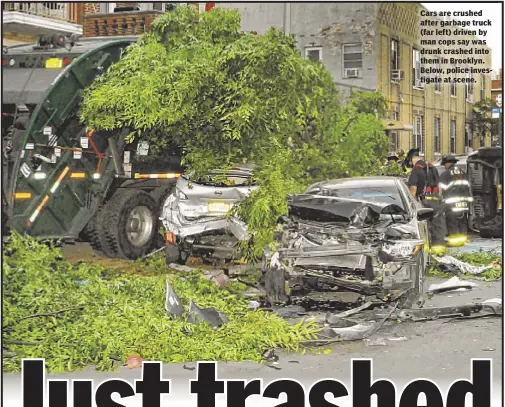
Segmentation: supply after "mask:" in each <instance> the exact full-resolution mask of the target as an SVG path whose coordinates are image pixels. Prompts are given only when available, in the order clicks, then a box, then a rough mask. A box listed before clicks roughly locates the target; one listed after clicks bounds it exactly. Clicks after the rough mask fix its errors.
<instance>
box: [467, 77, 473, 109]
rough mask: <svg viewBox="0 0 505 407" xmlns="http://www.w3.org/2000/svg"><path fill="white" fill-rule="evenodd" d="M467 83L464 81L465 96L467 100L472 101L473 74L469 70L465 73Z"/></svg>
mask: <svg viewBox="0 0 505 407" xmlns="http://www.w3.org/2000/svg"><path fill="white" fill-rule="evenodd" d="M467 79H468V81H467V83H465V98H466V100H467V102H473V83H472V80H473V74H472V73H471V72H469V73H468V74H467Z"/></svg>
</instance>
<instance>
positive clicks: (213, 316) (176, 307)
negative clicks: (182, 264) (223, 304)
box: [165, 280, 229, 327]
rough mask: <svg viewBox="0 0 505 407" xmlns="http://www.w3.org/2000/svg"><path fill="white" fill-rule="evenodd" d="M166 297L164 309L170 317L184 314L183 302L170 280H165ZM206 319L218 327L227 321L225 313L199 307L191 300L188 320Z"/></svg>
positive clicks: (192, 321)
mask: <svg viewBox="0 0 505 407" xmlns="http://www.w3.org/2000/svg"><path fill="white" fill-rule="evenodd" d="M166 284H167V297H166V300H165V311H167V312H168V314H169V315H170V316H171V317H176V318H180V317H183V316H184V315H185V314H186V310H185V309H184V304H183V303H182V300H181V299H180V298H179V296H178V295H177V293H176V292H175V290H174V289H173V287H172V285H171V284H170V282H169V281H168V280H167V283H166ZM203 321H206V322H208V323H209V324H210V325H211V326H213V327H219V326H221V325H223V324H225V323H227V322H229V320H228V318H227V316H226V314H224V313H223V312H221V311H217V310H216V309H215V308H199V307H198V306H197V305H196V304H195V303H194V302H193V301H191V302H190V304H189V312H188V322H190V323H193V324H198V323H200V322H203Z"/></svg>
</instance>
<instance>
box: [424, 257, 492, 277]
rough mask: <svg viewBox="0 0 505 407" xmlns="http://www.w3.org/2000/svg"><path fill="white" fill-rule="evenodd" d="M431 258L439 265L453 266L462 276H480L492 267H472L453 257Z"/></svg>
mask: <svg viewBox="0 0 505 407" xmlns="http://www.w3.org/2000/svg"><path fill="white" fill-rule="evenodd" d="M433 258H434V259H435V260H436V261H437V262H438V263H441V264H445V265H448V266H455V267H457V268H458V269H459V270H460V271H461V272H462V273H463V274H472V275H477V274H482V273H484V272H485V271H486V270H489V269H492V268H493V265H490V266H480V267H478V266H472V265H471V264H469V263H465V262H464V261H461V260H458V259H456V258H455V257H452V256H442V257H437V256H433Z"/></svg>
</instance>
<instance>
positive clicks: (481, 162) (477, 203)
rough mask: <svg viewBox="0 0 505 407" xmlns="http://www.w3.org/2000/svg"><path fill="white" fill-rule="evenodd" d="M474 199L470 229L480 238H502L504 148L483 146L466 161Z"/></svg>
mask: <svg viewBox="0 0 505 407" xmlns="http://www.w3.org/2000/svg"><path fill="white" fill-rule="evenodd" d="M466 163H467V174H468V180H469V182H470V189H471V192H472V196H473V203H472V205H471V210H470V216H469V226H470V229H473V230H474V231H476V232H478V233H479V235H480V236H481V237H483V238H501V237H503V193H502V186H503V148H502V147H482V148H480V149H479V150H477V151H476V152H474V153H472V154H470V155H469V156H468V159H467V162H466Z"/></svg>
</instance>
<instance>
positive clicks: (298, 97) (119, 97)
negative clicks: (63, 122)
mask: <svg viewBox="0 0 505 407" xmlns="http://www.w3.org/2000/svg"><path fill="white" fill-rule="evenodd" d="M384 113H385V100H384V97H383V96H382V95H381V94H380V93H377V92H372V93H367V94H361V93H354V94H353V95H352V96H351V98H350V100H349V101H347V103H345V104H344V103H343V99H342V96H341V95H340V94H339V92H338V91H337V88H336V85H335V83H334V80H333V78H332V76H331V74H330V73H329V72H328V71H327V70H326V69H325V68H324V66H323V65H322V64H320V63H318V62H312V61H309V60H306V59H303V58H302V56H301V54H300V51H299V50H298V49H297V47H296V42H295V40H294V39H293V38H292V37H291V36H288V35H285V34H284V33H283V32H281V31H279V30H277V29H274V28H272V29H270V30H269V31H267V32H266V33H265V34H264V35H262V36H258V35H256V34H255V33H244V32H241V31H240V16H239V14H238V12H237V11H228V10H223V9H219V8H215V9H213V10H212V11H211V12H208V13H202V14H199V13H198V11H197V10H196V9H195V8H193V7H178V8H177V9H176V10H175V11H173V12H169V13H165V14H163V15H162V16H160V17H159V18H158V19H157V20H156V21H155V22H154V23H153V24H152V27H151V30H150V32H148V33H146V34H144V35H143V36H142V38H141V39H140V40H139V41H138V43H136V44H134V45H132V46H130V47H129V49H128V52H127V54H126V55H125V56H124V57H123V58H122V59H121V60H120V61H119V62H118V63H116V64H114V65H113V66H112V67H111V68H110V69H109V70H108V72H106V74H105V75H103V76H102V77H101V78H100V79H99V80H98V81H97V82H96V83H95V84H94V86H93V87H92V88H90V89H89V91H88V92H87V94H86V95H85V100H84V103H83V106H82V120H83V122H84V123H86V125H87V126H89V127H92V128H96V129H103V130H110V131H114V130H117V129H119V128H123V127H125V126H126V127H128V128H130V129H133V130H132V131H131V133H130V135H129V139H130V140H133V139H135V138H137V139H145V140H147V141H149V143H150V146H152V148H154V149H155V150H157V151H162V150H164V149H166V148H167V147H168V146H169V145H172V144H176V145H177V146H179V147H182V151H183V164H184V165H185V166H186V168H187V170H188V171H189V172H193V173H195V175H196V176H201V175H204V174H206V173H207V171H208V170H209V169H211V168H226V167H229V166H232V165H233V164H237V163H244V162H254V163H255V164H256V169H255V172H254V177H253V178H254V181H256V182H257V184H258V185H259V189H258V190H257V191H255V192H254V193H253V194H251V196H250V197H249V198H248V199H247V200H246V201H244V202H243V203H241V205H240V206H239V208H238V213H239V215H240V216H241V217H242V218H243V219H244V220H245V221H246V223H247V225H248V227H249V230H250V232H252V233H253V235H254V242H250V243H251V244H250V245H249V247H248V248H249V249H250V250H248V251H247V252H248V254H249V257H255V256H259V255H261V253H262V250H263V248H264V247H265V246H266V245H267V244H269V243H270V242H271V241H272V239H273V232H274V228H275V225H276V222H277V220H278V219H279V217H280V216H282V215H284V214H286V213H287V203H286V196H287V194H288V193H297V192H301V191H302V190H304V189H305V188H306V187H307V186H308V185H310V184H312V183H313V182H317V181H319V180H322V179H328V178H340V177H350V176H360V175H366V174H370V173H371V172H372V170H373V169H374V168H375V167H376V166H377V163H378V162H379V160H383V159H384V158H385V156H386V153H387V150H388V147H389V140H388V138H387V136H386V135H385V134H384V131H383V128H382V124H381V122H380V120H379V118H380V116H381V115H384Z"/></svg>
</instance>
